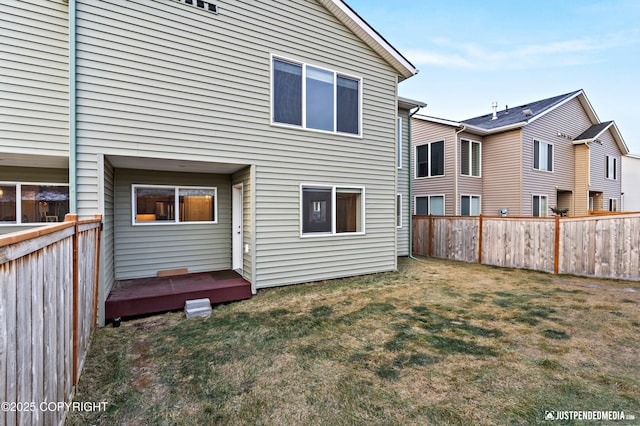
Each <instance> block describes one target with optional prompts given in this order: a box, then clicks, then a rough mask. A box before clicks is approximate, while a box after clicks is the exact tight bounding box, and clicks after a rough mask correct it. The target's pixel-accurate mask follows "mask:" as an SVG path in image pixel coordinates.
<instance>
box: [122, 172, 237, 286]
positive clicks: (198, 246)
mask: <svg viewBox="0 0 640 426" xmlns="http://www.w3.org/2000/svg"><path fill="white" fill-rule="evenodd" d="M115 181H116V185H115V222H114V226H115V242H114V244H115V246H114V251H115V279H117V280H122V279H128V278H140V277H150V276H155V275H156V273H157V272H158V271H159V270H166V269H176V268H188V270H189V272H204V271H213V270H222V269H230V268H231V206H230V199H231V192H230V183H231V180H230V177H229V176H226V175H207V174H191V173H169V172H153V171H140V170H137V171H136V170H128V169H116V170H115ZM132 184H156V185H185V186H186V185H190V186H211V187H217V189H218V212H217V213H218V223H217V224H194V225H192V224H183V225H144V226H133V225H132V224H131V209H132V206H131V185H132Z"/></svg>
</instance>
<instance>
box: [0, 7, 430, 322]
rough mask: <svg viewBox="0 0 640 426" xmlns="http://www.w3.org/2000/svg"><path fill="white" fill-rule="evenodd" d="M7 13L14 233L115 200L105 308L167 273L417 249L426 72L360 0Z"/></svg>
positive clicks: (260, 278)
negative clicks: (418, 117)
mask: <svg viewBox="0 0 640 426" xmlns="http://www.w3.org/2000/svg"><path fill="white" fill-rule="evenodd" d="M40 3H41V4H40ZM191 3H192V4H191ZM0 8H1V12H2V14H1V16H0V20H1V21H0V22H1V25H2V27H3V28H4V29H7V30H8V31H5V32H3V34H4V35H3V36H2V41H3V43H2V44H1V46H2V47H0V49H3V50H4V51H3V52H2V55H3V57H8V58H10V59H9V61H8V62H7V63H8V64H9V68H10V72H9V73H8V74H6V73H3V74H2V75H0V79H2V80H1V81H3V83H5V84H7V85H8V87H11V90H9V91H4V92H2V93H1V94H0V97H2V100H1V102H2V103H3V104H4V105H8V106H9V108H7V109H3V110H2V115H3V117H2V123H3V124H2V125H0V153H1V155H0V188H1V189H2V191H3V194H5V195H1V194H0V212H1V213H2V215H3V216H0V219H1V222H0V232H5V233H6V232H11V231H13V230H18V229H23V228H24V227H33V226H38V225H40V224H42V223H47V222H54V221H59V220H62V219H63V217H64V213H66V212H76V213H78V214H79V216H80V217H92V216H93V215H94V214H102V215H103V221H104V223H103V228H104V230H103V238H102V244H103V246H102V254H103V258H102V261H101V262H100V267H101V274H100V306H101V307H102V306H103V303H104V301H105V299H106V298H107V296H108V294H109V292H110V290H111V288H112V286H113V285H114V282H116V281H118V280H126V279H135V278H142V277H151V276H155V275H156V274H157V273H158V272H159V271H163V270H175V269H186V270H188V272H190V273H191V272H201V271H212V270H227V269H233V270H236V271H238V272H239V273H240V274H241V276H242V277H243V278H244V279H246V280H247V281H249V282H250V283H251V287H252V290H253V292H255V291H256V290H258V289H261V288H267V287H272V286H280V285H287V284H295V283H302V282H308V281H315V280H324V279H331V278H339V277H345V276H352V275H358V274H368V273H375V272H382V271H390V270H394V269H395V268H396V265H397V256H398V254H400V255H407V254H408V252H409V248H408V246H409V237H408V235H409V234H408V232H409V223H410V222H409V221H410V210H409V204H408V203H409V198H410V197H409V192H408V191H409V174H408V170H409V168H410V167H409V155H410V152H409V151H410V149H409V145H408V144H409V137H410V134H409V131H408V128H409V126H408V124H409V114H410V111H411V110H412V109H413V108H417V107H420V106H422V105H423V104H421V103H420V102H414V101H410V100H403V101H400V102H399V101H398V97H397V91H398V83H399V82H401V81H403V80H405V79H407V78H410V77H412V76H413V75H415V74H416V73H417V70H416V69H415V67H414V66H413V65H412V64H411V63H410V62H409V61H408V60H407V59H406V58H405V57H404V56H403V55H402V54H401V53H399V52H398V51H397V50H396V49H395V48H394V47H393V46H391V45H390V44H389V43H388V42H387V41H386V40H385V39H384V38H382V37H381V36H380V34H379V33H377V32H376V31H375V30H374V29H373V28H371V27H370V26H369V25H368V24H367V23H366V22H365V21H364V20H363V19H362V18H361V17H360V16H359V15H358V14H357V13H356V12H355V11H353V10H352V9H351V8H350V7H349V6H348V5H347V4H346V3H345V2H343V1H340V0H318V1H316V0H288V1H278V2H262V1H255V2H222V1H219V2H213V1H211V2H208V1H207V2H186V1H182V0H103V1H99V2H95V1H88V0H70V1H68V2H67V1H62V0H59V1H47V2H13V3H4V4H3V5H1V6H0ZM5 55H7V56H5ZM3 60H4V59H3ZM69 69H71V70H72V71H71V72H69ZM399 126H401V127H399ZM398 135H400V138H401V143H398ZM403 144H406V145H405V146H404V147H402V145H403ZM399 147H402V148H401V149H400V148H399ZM398 155H400V158H398ZM399 200H400V204H398V201H399ZM27 201H28V202H27ZM101 316H102V317H101V320H102V321H104V319H105V318H104V312H101Z"/></svg>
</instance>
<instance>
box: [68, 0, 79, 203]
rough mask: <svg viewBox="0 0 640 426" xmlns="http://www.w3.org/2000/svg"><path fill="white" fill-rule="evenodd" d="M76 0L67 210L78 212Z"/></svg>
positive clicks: (71, 38)
mask: <svg viewBox="0 0 640 426" xmlns="http://www.w3.org/2000/svg"><path fill="white" fill-rule="evenodd" d="M76 124H77V123H76V0H69V210H70V213H77V212H78V195H77V167H76V157H77V156H76V137H77V135H76V127H77V125H76Z"/></svg>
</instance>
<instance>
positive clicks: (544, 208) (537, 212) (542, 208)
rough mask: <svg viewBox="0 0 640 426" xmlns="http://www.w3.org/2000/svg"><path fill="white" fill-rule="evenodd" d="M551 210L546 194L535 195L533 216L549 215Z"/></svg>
mask: <svg viewBox="0 0 640 426" xmlns="http://www.w3.org/2000/svg"><path fill="white" fill-rule="evenodd" d="M548 210H549V203H548V198H547V196H546V195H534V196H533V208H532V212H533V214H532V215H533V216H547V214H548Z"/></svg>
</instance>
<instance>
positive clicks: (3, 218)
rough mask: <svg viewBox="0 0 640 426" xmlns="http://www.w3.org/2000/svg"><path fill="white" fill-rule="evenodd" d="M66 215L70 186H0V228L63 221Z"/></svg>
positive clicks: (44, 184)
mask: <svg viewBox="0 0 640 426" xmlns="http://www.w3.org/2000/svg"><path fill="white" fill-rule="evenodd" d="M67 213H69V185H67V184H50V183H17V182H16V183H13V182H6V183H0V225H20V224H34V223H42V222H63V221H64V216H65V215H66V214H67Z"/></svg>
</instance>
